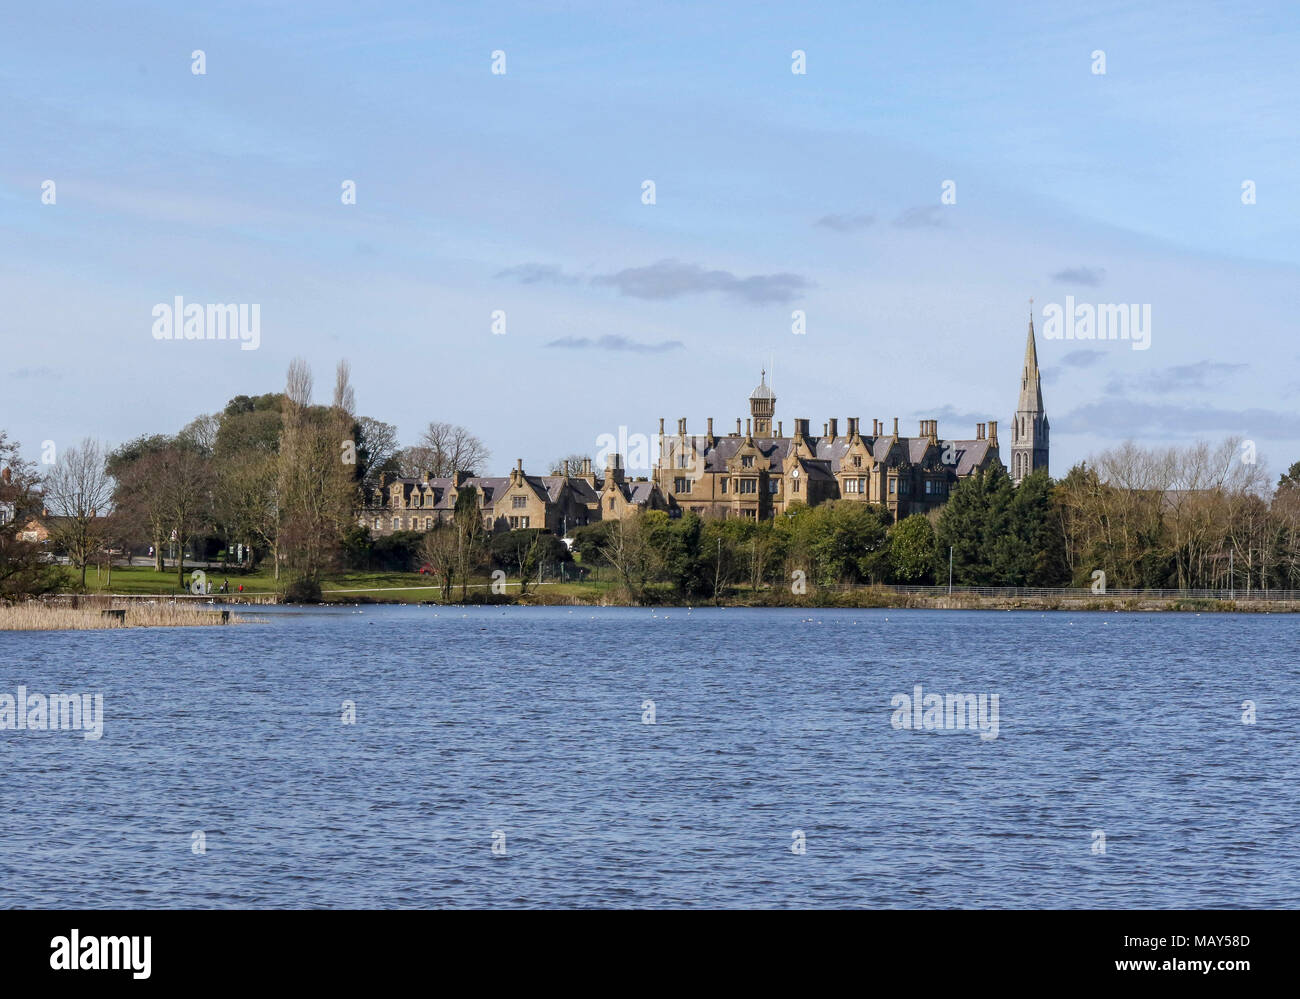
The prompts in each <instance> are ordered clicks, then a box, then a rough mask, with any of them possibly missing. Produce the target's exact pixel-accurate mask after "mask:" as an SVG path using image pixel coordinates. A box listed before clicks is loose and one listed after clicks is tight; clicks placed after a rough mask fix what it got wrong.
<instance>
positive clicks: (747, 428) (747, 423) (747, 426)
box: [745, 420, 754, 437]
mask: <svg viewBox="0 0 1300 999" xmlns="http://www.w3.org/2000/svg"><path fill="white" fill-rule="evenodd" d="M753 422H754V421H753V420H746V421H745V436H746V437H748V436H750V429H749V425H750V424H751V423H753Z"/></svg>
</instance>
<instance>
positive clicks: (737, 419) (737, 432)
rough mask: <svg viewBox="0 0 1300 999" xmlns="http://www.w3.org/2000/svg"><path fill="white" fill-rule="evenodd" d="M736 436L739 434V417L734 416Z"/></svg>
mask: <svg viewBox="0 0 1300 999" xmlns="http://www.w3.org/2000/svg"><path fill="white" fill-rule="evenodd" d="M736 436H737V437H739V436H740V417H739V416H737V417H736Z"/></svg>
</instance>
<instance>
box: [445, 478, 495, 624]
mask: <svg viewBox="0 0 1300 999" xmlns="http://www.w3.org/2000/svg"><path fill="white" fill-rule="evenodd" d="M452 523H453V525H454V526H455V528H456V535H457V538H458V545H459V547H458V548H457V554H456V572H457V574H458V575H459V576H460V599H461V600H462V601H464V600H465V597H466V590H467V589H468V587H469V577H470V574H471V573H473V571H474V570H475V569H477V568H479V566H481V565H482V564H483V561H484V559H485V558H486V556H487V550H488V547H487V532H486V530H485V529H484V527H483V519H482V513H481V511H480V510H479V504H478V490H477V489H475V488H474V487H473V486H464V487H462V488H461V489H460V491H459V492H457V494H456V505H455V507H454V508H453V510H452Z"/></svg>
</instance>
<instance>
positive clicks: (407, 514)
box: [360, 317, 1049, 535]
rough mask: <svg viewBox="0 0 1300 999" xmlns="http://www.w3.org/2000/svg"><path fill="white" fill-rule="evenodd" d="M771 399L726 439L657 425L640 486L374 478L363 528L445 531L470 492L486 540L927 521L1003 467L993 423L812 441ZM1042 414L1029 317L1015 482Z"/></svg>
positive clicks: (1042, 435) (615, 461) (850, 428)
mask: <svg viewBox="0 0 1300 999" xmlns="http://www.w3.org/2000/svg"><path fill="white" fill-rule="evenodd" d="M775 416H776V394H775V393H774V392H773V391H772V388H771V387H770V386H769V385H768V384H767V377H766V372H763V373H762V375H761V376H760V379H759V384H758V387H757V388H755V389H754V391H753V392H751V393H750V394H749V416H748V417H746V418H744V420H743V427H742V420H741V419H737V420H736V429H735V430H734V431H731V432H730V433H726V434H718V433H715V431H714V426H713V419H712V418H710V419H709V420H708V421H707V423H706V427H705V432H704V433H703V434H691V433H688V432H687V427H686V420H685V419H684V418H683V419H679V420H678V421H677V432H676V433H666V432H665V429H664V421H663V419H660V421H659V438H658V444H659V457H658V460H657V462H656V463H655V467H654V468H653V469H652V470H651V471H652V474H651V476H650V477H648V478H628V477H627V476H625V474H624V468H623V459H622V456H621V455H619V454H611V455H609V457H608V459H607V461H606V464H605V468H604V469H603V470H602V472H601V474H600V475H597V474H596V471H595V470H594V469H593V467H592V462H591V460H590V459H584V460H583V461H582V462H581V464H580V466H579V467H578V468H570V467H568V466H567V464H566V466H565V468H564V469H563V471H564V473H565V474H561V475H530V474H528V473H527V472H526V471H524V467H523V462H522V460H520V461H517V462H516V463H515V467H514V469H513V470H512V471H511V472H510V474H509V475H508V476H500V477H483V476H476V475H473V474H471V473H470V472H468V471H466V472H460V473H457V474H456V475H455V476H454V477H451V478H436V477H431V476H429V475H425V476H423V477H420V478H392V477H389V476H386V475H385V476H381V477H380V481H379V486H378V488H376V489H375V490H374V491H373V494H372V495H371V496H370V497H368V499H369V502H368V504H367V506H366V508H365V509H364V510H363V511H362V512H361V518H360V519H361V523H362V524H365V525H366V526H368V527H370V529H371V531H372V532H373V533H374V534H376V535H380V534H391V533H393V532H394V531H412V530H415V531H427V530H431V529H432V528H433V527H435V526H436V525H437V524H439V523H442V522H444V521H449V520H450V519H451V517H452V511H453V510H454V509H455V506H456V497H457V496H458V494H459V493H460V492H461V490H463V489H465V488H466V487H470V486H472V487H473V488H474V489H475V490H476V498H477V503H478V508H479V511H480V515H481V516H482V518H483V525H484V527H485V528H487V529H488V530H491V531H504V530H514V529H518V528H544V529H546V530H548V531H550V532H552V533H554V534H557V535H564V534H567V532H568V531H570V530H572V529H573V528H575V527H581V526H583V525H585V524H590V523H594V522H595V521H597V520H611V519H614V520H616V519H620V518H623V517H626V516H629V515H630V514H633V513H636V512H638V511H641V510H666V511H667V512H668V513H669V515H670V516H681V515H682V513H684V512H686V511H690V512H692V513H695V514H698V515H700V516H701V517H746V518H749V519H751V520H760V519H766V518H770V517H774V516H776V515H778V514H780V513H782V512H784V511H785V510H787V509H788V508H789V507H790V505H791V504H794V503H807V504H809V505H815V504H817V503H823V502H825V501H827V500H831V499H843V500H850V501H856V502H862V503H879V504H883V505H884V506H886V507H888V508H889V511H890V512H891V513H892V514H893V515H894V517H895V518H898V519H901V518H902V517H906V516H910V515H912V514H917V513H926V512H928V511H930V510H933V509H935V508H937V507H939V506H941V505H942V504H943V503H944V502H946V501H947V499H948V493H949V490H950V489H951V488H952V486H953V485H954V484H955V483H957V482H958V481H959V480H961V479H963V478H965V477H967V476H969V475H974V474H976V473H977V472H980V471H983V470H985V469H988V468H991V467H994V466H1002V458H1001V454H1000V451H999V440H998V424H997V421H996V420H990V421H988V422H987V423H976V424H975V434H974V436H973V437H970V438H965V439H955V438H944V437H941V436H940V435H939V421H938V420H933V419H923V420H920V421H919V425H918V430H917V433H916V435H915V436H910V437H909V436H903V435H902V434H901V433H900V430H899V425H898V418H897V417H894V418H893V421H892V425H886V423H885V422H884V421H882V420H879V419H873V420H872V421H871V425H870V427H868V426H866V425H865V424H864V423H863V422H862V421H861V419H860V418H858V417H848V418H847V419H846V420H845V421H844V424H843V425H841V424H840V421H839V420H838V419H837V418H832V419H830V420H827V421H826V422H825V423H823V424H822V428H821V433H820V434H816V433H814V432H813V431H812V429H811V428H810V426H809V422H808V420H806V419H802V418H798V419H795V420H793V421H792V422H793V428H792V433H791V434H790V436H788V437H787V436H786V435H785V433H784V426H783V421H780V420H776V419H775ZM1048 433H1049V425H1048V421H1047V414H1046V412H1045V410H1044V408H1043V393H1042V385H1041V381H1040V376H1039V371H1038V354H1037V348H1036V345H1035V341H1034V325H1033V319H1032V317H1031V319H1030V323H1029V335H1028V342H1027V344H1026V347H1025V360H1024V366H1023V369H1022V371H1021V377H1020V395H1019V400H1018V402H1017V408H1016V412H1015V415H1014V416H1013V417H1012V421H1011V468H1010V474H1011V477H1012V480H1013V481H1014V482H1016V483H1017V484H1018V483H1019V482H1020V480H1021V479H1023V478H1024V477H1025V476H1026V475H1028V474H1029V473H1030V472H1032V471H1035V470H1037V469H1040V468H1047V463H1048Z"/></svg>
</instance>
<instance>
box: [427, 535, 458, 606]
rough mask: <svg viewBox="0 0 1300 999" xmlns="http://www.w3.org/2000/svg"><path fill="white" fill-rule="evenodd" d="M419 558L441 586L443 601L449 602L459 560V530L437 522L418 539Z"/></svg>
mask: <svg viewBox="0 0 1300 999" xmlns="http://www.w3.org/2000/svg"><path fill="white" fill-rule="evenodd" d="M420 558H421V559H422V560H423V561H424V562H425V563H426V564H427V565H428V566H429V571H430V572H432V573H433V576H434V578H435V579H437V580H438V583H439V585H440V586H441V587H442V599H443V602H444V603H451V587H452V584H453V583H454V582H455V579H456V567H457V565H458V564H459V561H460V532H459V531H457V530H456V528H455V527H453V526H452V525H450V524H439V525H438V526H437V527H435V528H434V529H433V530H432V531H429V532H427V533H426V534H425V535H424V538H423V539H422V540H421V541H420Z"/></svg>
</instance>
